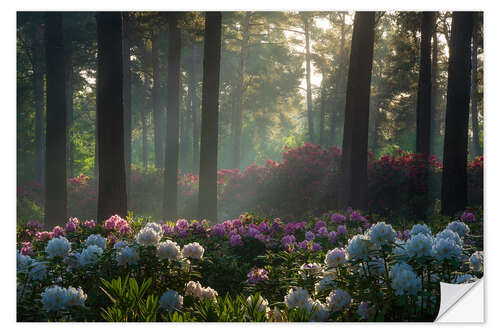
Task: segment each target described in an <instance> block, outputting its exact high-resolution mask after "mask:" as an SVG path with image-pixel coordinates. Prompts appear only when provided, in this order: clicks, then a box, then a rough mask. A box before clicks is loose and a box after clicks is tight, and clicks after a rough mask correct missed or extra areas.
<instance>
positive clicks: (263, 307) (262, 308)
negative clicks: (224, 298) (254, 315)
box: [247, 295, 270, 312]
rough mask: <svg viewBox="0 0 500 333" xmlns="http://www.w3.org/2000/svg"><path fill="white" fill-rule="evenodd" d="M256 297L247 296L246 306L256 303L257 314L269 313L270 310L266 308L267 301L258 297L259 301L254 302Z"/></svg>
mask: <svg viewBox="0 0 500 333" xmlns="http://www.w3.org/2000/svg"><path fill="white" fill-rule="evenodd" d="M256 298H257V297H256V295H251V296H248V298H247V304H248V305H249V306H251V305H252V304H253V303H254V302H256V303H255V304H256V305H255V306H256V308H257V310H258V311H259V312H268V311H270V308H269V307H268V305H269V302H268V300H267V299H265V298H264V297H262V296H261V295H259V299H258V300H256Z"/></svg>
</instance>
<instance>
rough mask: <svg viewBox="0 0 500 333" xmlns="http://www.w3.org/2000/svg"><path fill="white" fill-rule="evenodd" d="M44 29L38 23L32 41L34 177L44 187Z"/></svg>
mask: <svg viewBox="0 0 500 333" xmlns="http://www.w3.org/2000/svg"><path fill="white" fill-rule="evenodd" d="M43 39H44V31H43V25H42V24H39V25H37V27H36V30H35V39H34V41H33V89H34V96H35V179H36V181H37V182H39V183H40V184H42V187H45V186H44V185H45V158H44V141H45V129H44V127H45V120H44V118H45V117H44V110H43V109H44V89H43V75H44V71H43V61H44V60H43V56H44V42H43Z"/></svg>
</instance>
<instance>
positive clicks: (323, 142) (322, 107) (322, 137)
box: [319, 74, 327, 147]
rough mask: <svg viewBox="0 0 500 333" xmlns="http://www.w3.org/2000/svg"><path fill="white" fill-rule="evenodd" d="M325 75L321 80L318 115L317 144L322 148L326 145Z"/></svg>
mask: <svg viewBox="0 0 500 333" xmlns="http://www.w3.org/2000/svg"><path fill="white" fill-rule="evenodd" d="M326 81H327V79H326V74H323V78H322V79H321V95H320V115H319V144H320V145H321V146H322V147H323V146H324V145H326V138H325V114H326Z"/></svg>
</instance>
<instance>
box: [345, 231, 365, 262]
mask: <svg viewBox="0 0 500 333" xmlns="http://www.w3.org/2000/svg"><path fill="white" fill-rule="evenodd" d="M369 247H370V242H369V239H368V237H367V236H366V235H355V236H354V237H353V238H351V239H350V240H349V243H348V244H347V248H346V250H347V254H348V258H349V259H366V258H367V257H368V251H369V249H370V248H369Z"/></svg>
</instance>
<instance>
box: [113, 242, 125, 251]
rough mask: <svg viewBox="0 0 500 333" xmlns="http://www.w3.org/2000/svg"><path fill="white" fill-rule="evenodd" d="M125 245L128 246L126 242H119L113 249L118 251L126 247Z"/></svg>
mask: <svg viewBox="0 0 500 333" xmlns="http://www.w3.org/2000/svg"><path fill="white" fill-rule="evenodd" d="M127 245H128V242H127V241H124V240H121V241H118V242H116V243H115V245H113V249H115V250H119V249H122V248H124V247H126V246H127Z"/></svg>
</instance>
